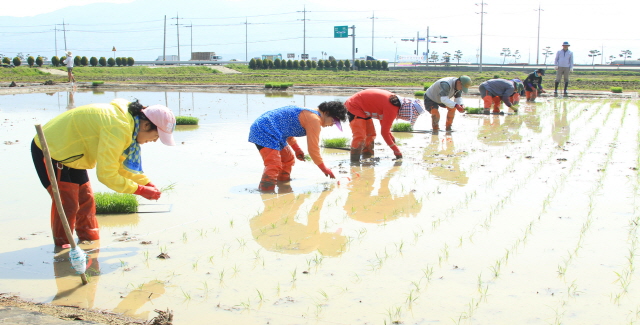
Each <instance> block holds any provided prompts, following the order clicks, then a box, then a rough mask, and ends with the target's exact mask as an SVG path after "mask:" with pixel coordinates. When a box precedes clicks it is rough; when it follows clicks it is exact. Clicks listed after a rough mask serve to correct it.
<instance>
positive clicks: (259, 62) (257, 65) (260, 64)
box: [256, 59, 263, 70]
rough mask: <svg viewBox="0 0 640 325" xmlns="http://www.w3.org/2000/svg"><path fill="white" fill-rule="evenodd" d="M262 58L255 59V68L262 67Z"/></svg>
mask: <svg viewBox="0 0 640 325" xmlns="http://www.w3.org/2000/svg"><path fill="white" fill-rule="evenodd" d="M262 68H263V66H262V59H256V69H258V70H259V69H262Z"/></svg>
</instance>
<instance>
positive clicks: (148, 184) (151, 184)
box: [145, 182, 158, 189]
mask: <svg viewBox="0 0 640 325" xmlns="http://www.w3.org/2000/svg"><path fill="white" fill-rule="evenodd" d="M145 186H151V187H153V188H156V189H157V188H158V187H157V186H156V185H155V184H153V183H151V182H149V183H147V185H145Z"/></svg>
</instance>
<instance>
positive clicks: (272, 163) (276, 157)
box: [258, 148, 282, 191]
mask: <svg viewBox="0 0 640 325" xmlns="http://www.w3.org/2000/svg"><path fill="white" fill-rule="evenodd" d="M260 156H262V160H263V161H264V171H263V172H262V179H261V180H260V185H259V186H258V189H259V190H260V191H273V190H274V189H275V187H276V181H277V180H278V175H280V170H282V161H281V159H280V151H278V150H274V149H270V148H262V149H260Z"/></svg>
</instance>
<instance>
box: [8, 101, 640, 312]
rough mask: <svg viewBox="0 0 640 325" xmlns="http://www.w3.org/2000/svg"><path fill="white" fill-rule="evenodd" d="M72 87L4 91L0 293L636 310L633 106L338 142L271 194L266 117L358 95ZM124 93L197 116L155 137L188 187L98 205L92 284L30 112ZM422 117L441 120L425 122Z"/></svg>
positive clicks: (94, 299) (480, 120)
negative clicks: (387, 141)
mask: <svg viewBox="0 0 640 325" xmlns="http://www.w3.org/2000/svg"><path fill="white" fill-rule="evenodd" d="M69 95H70V94H69V93H55V94H53V95H47V94H29V95H15V96H2V98H1V99H0V123H1V125H0V155H1V157H2V160H1V161H0V166H1V167H2V170H3V172H2V173H1V174H0V183H1V184H2V186H1V187H0V205H1V207H2V208H1V211H2V212H1V215H0V221H1V222H2V228H1V229H0V236H1V237H2V238H3V245H2V247H0V267H1V270H2V271H1V274H2V275H1V276H0V292H12V293H17V294H19V295H20V296H21V297H23V298H27V299H32V300H34V301H37V302H52V303H54V304H60V305H76V306H81V307H90V308H99V309H106V310H112V311H115V312H119V313H124V314H126V315H129V316H133V317H137V318H140V319H145V320H146V319H149V318H150V317H152V316H153V315H154V313H153V310H154V309H161V310H165V309H167V308H169V309H171V310H173V312H174V314H175V324H212V323H217V324H232V323H233V324H392V323H402V324H458V323H459V324H561V323H562V324H630V323H638V322H640V277H639V276H638V272H637V270H636V265H637V264H638V253H639V252H640V247H639V237H638V226H639V224H640V213H639V210H638V208H639V207H640V200H639V198H640V197H639V195H640V188H639V185H640V178H639V174H638V167H640V166H639V163H638V162H639V159H640V150H639V149H640V148H639V144H640V141H639V139H638V137H639V136H638V134H639V131H640V130H639V126H640V116H639V110H638V103H637V101H635V100H612V99H602V100H582V99H577V98H571V99H538V100H539V101H540V102H539V103H524V104H523V105H521V107H520V112H519V114H517V115H508V116H504V115H460V114H457V115H456V118H455V121H454V125H453V128H454V132H451V133H445V132H441V133H440V134H439V135H432V134H430V133H396V134H395V137H396V139H398V140H399V141H400V142H401V143H402V146H401V147H400V148H401V150H402V151H403V154H404V157H405V158H404V159H403V160H402V161H394V160H392V158H393V154H392V152H391V150H390V149H389V148H388V147H387V146H386V145H384V144H382V142H383V141H382V139H381V138H380V137H379V138H377V139H376V142H380V143H381V144H380V145H377V146H376V159H375V161H363V162H362V163H360V164H357V165H353V164H350V163H349V154H348V152H347V151H341V150H335V149H326V150H324V151H323V155H324V158H325V161H326V164H327V166H328V167H330V168H331V169H332V170H333V171H334V173H335V174H336V178H337V179H336V180H330V179H327V178H325V177H324V176H323V174H322V173H321V172H320V171H319V170H318V168H317V167H316V166H315V165H313V163H311V162H297V163H296V165H295V166H294V168H293V172H292V177H293V181H292V182H291V187H290V188H288V187H286V186H283V187H280V188H279V189H278V194H262V193H260V192H258V191H257V184H258V182H259V180H260V176H261V173H262V161H261V158H260V156H259V154H258V152H257V150H256V148H255V146H254V145H252V144H250V143H248V142H247V135H248V129H249V126H250V124H251V123H252V122H253V120H254V119H255V118H256V117H257V116H259V115H260V114H261V113H263V112H265V111H267V110H269V109H273V108H277V107H280V106H284V105H288V104H296V105H302V106H309V107H316V106H317V105H318V104H319V103H320V102H322V101H325V100H333V99H341V100H345V99H346V97H344V96H331V95H327V96H320V95H294V96H290V97H267V96H266V95H264V94H227V93H224V94H223V93H177V92H169V93H164V92H135V93H133V92H117V93H114V92H105V93H99V94H94V93H91V92H76V93H75V94H73V103H71V104H70V99H71V98H70V96H69ZM115 97H122V98H127V99H133V98H138V99H140V101H141V102H142V103H143V104H145V105H150V104H156V103H160V104H165V103H166V104H168V106H169V107H171V108H172V109H173V110H174V113H175V114H177V115H191V116H196V117H199V118H200V125H199V126H197V127H189V128H181V129H179V130H178V132H176V133H175V139H176V142H177V143H178V145H177V146H176V147H166V146H163V145H161V144H160V143H156V144H147V145H144V146H143V147H142V152H143V157H144V158H143V162H144V168H145V172H146V174H147V175H149V177H150V178H151V180H152V181H153V182H154V183H155V184H157V185H158V186H159V187H164V186H167V185H169V184H172V183H175V189H174V190H173V191H171V192H170V193H165V194H164V195H163V196H162V198H161V199H160V200H159V201H158V202H149V201H146V200H144V199H142V201H143V202H141V203H151V204H159V205H160V204H162V207H166V205H168V204H170V205H171V206H172V209H171V211H170V212H167V213H139V214H129V215H112V216H99V222H100V225H101V237H102V239H101V240H100V241H99V242H94V243H92V244H88V245H81V246H82V247H83V248H85V249H87V250H90V252H91V254H90V258H91V259H90V266H89V271H88V274H89V278H90V283H89V284H88V285H85V286H82V285H81V282H80V279H79V278H78V277H77V276H75V275H73V274H72V270H71V268H70V266H69V264H68V262H67V261H66V260H65V258H66V257H67V256H68V255H66V250H61V251H58V250H56V249H55V248H54V246H53V242H52V239H51V237H50V229H49V221H48V220H49V209H50V199H49V197H48V195H47V193H46V191H45V190H44V189H43V188H41V185H40V183H39V181H38V178H37V176H36V173H35V170H34V168H33V166H32V163H31V157H30V152H29V144H30V141H31V139H32V137H33V136H34V135H35V132H34V127H33V125H34V124H36V123H43V124H44V123H46V122H47V121H48V120H50V119H51V118H53V117H54V116H56V115H57V114H60V113H62V112H64V111H65V110H66V109H67V107H71V106H80V105H84V104H89V103H93V102H108V101H110V100H111V99H113V98H115ZM476 101H477V98H469V99H468V100H467V102H468V103H469V102H471V106H473V104H475V102H476ZM477 102H478V104H479V101H477ZM375 123H376V127H378V123H377V122H375ZM441 123H442V124H444V120H443V121H441ZM415 128H416V129H419V130H428V129H430V119H429V117H428V116H423V117H421V118H420V119H419V120H418V122H417V124H416V127H415ZM344 131H345V132H344V135H346V136H347V137H349V136H350V130H349V128H348V126H345V127H344ZM341 135H342V133H341V132H339V131H338V130H337V129H336V128H326V129H324V130H323V133H322V136H323V137H325V138H331V137H338V136H341ZM299 143H300V144H301V146H302V148H303V150H305V152H306V143H305V141H299ZM378 158H379V160H378ZM90 177H92V184H93V187H94V190H95V191H106V190H107V189H106V187H104V186H103V185H102V184H100V183H99V182H98V181H97V179H96V177H95V174H94V173H93V172H92V171H91V172H90ZM147 208H149V209H153V208H154V206H147ZM163 209H164V208H163ZM162 253H164V254H166V255H168V256H169V257H170V258H167V259H161V258H157V256H159V255H160V254H162Z"/></svg>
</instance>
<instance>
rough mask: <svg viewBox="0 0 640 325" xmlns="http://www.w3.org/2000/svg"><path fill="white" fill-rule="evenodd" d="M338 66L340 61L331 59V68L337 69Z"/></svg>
mask: <svg viewBox="0 0 640 325" xmlns="http://www.w3.org/2000/svg"><path fill="white" fill-rule="evenodd" d="M337 68H338V61H336V60H331V69H332V70H336V69H337Z"/></svg>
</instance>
